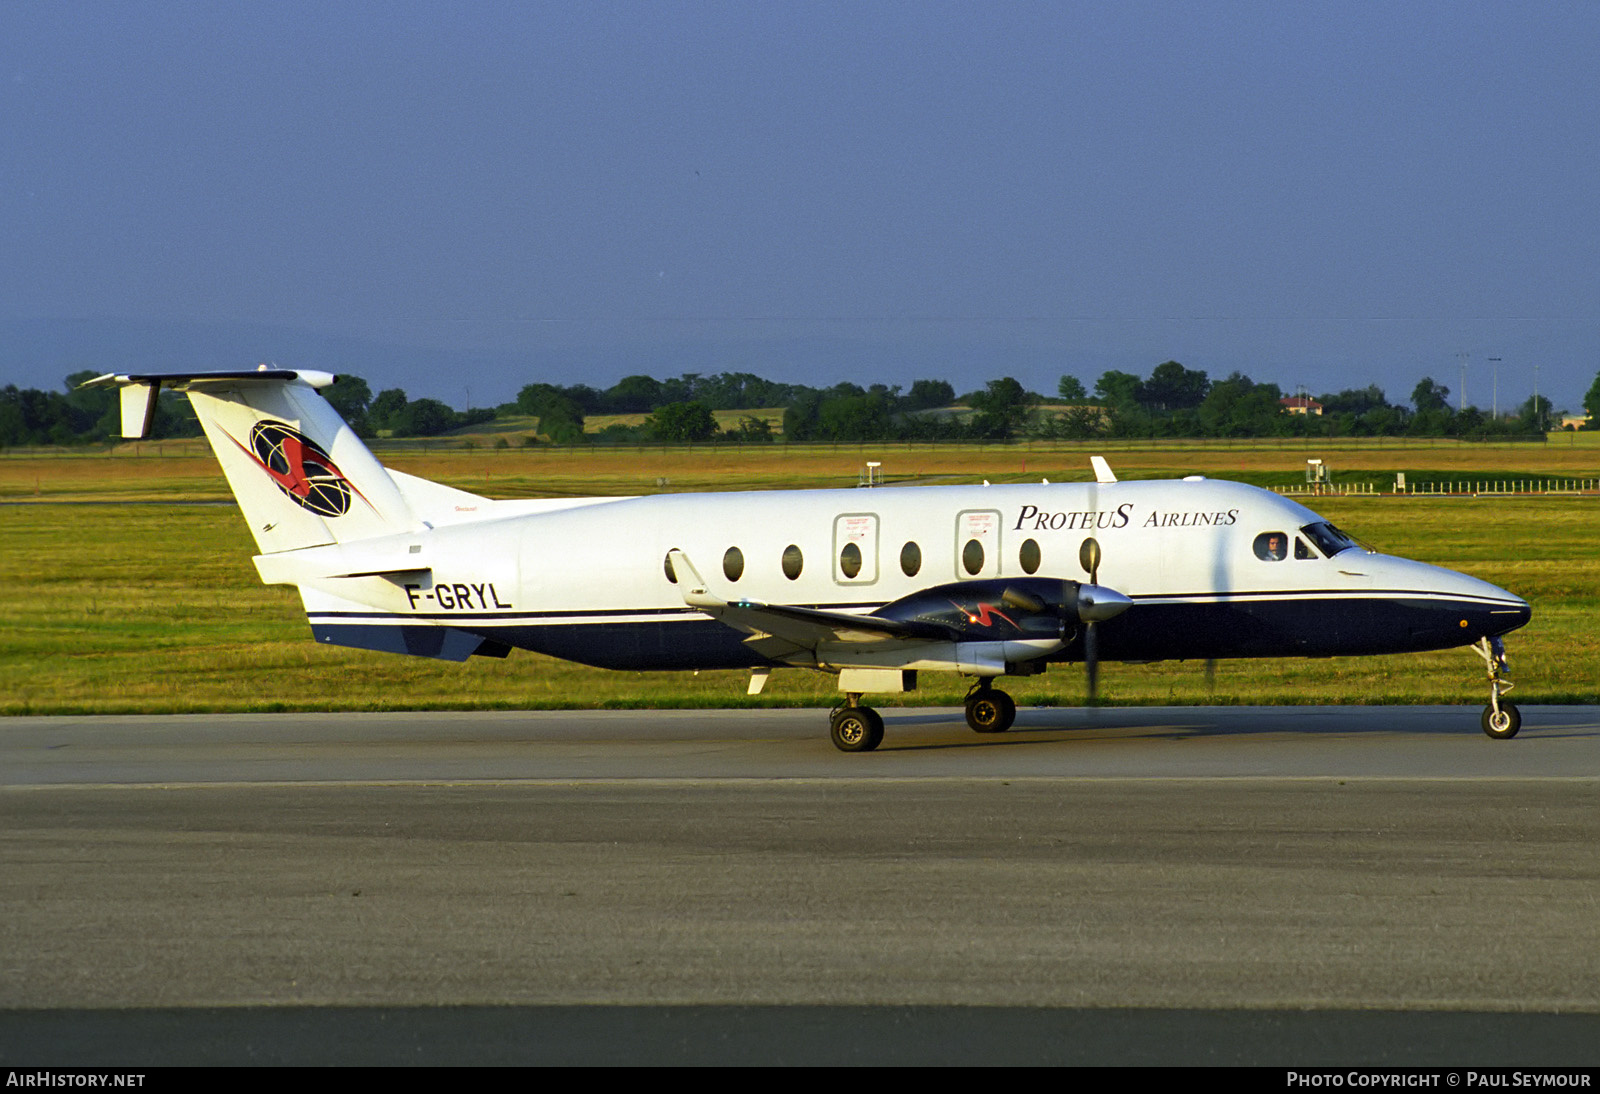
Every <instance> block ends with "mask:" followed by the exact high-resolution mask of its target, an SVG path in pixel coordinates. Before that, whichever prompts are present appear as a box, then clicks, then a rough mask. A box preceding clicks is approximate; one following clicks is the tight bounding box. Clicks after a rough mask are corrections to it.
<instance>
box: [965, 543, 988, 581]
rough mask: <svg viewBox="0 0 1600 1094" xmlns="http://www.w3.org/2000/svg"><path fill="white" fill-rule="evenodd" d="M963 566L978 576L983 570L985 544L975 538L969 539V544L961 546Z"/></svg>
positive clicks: (968, 571)
mask: <svg viewBox="0 0 1600 1094" xmlns="http://www.w3.org/2000/svg"><path fill="white" fill-rule="evenodd" d="M961 566H962V568H963V569H964V570H966V571H967V573H969V574H972V575H974V576H976V575H977V574H979V573H982V572H983V544H981V543H979V542H978V541H977V540H975V539H969V540H967V545H966V546H965V547H963V548H961Z"/></svg>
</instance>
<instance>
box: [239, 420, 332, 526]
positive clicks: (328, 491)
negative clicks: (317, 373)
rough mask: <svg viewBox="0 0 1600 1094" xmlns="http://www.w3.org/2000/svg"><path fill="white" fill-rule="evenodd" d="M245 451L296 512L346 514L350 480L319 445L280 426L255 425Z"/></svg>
mask: <svg viewBox="0 0 1600 1094" xmlns="http://www.w3.org/2000/svg"><path fill="white" fill-rule="evenodd" d="M239 447H241V448H243V447H244V446H243V445H240V446H239ZM246 451H247V452H248V453H249V454H250V455H252V456H253V457H254V459H255V462H256V463H258V464H260V465H261V469H262V470H264V471H265V472H266V473H267V474H268V475H270V476H271V477H272V481H273V483H275V484H276V485H277V487H278V489H279V490H282V491H283V492H284V494H285V495H287V496H288V498H289V500H290V501H292V502H294V503H295V504H296V505H298V506H300V508H302V509H309V510H311V512H313V513H316V514H317V515H318V516H324V517H339V516H343V515H344V514H346V513H348V512H349V511H350V494H351V491H352V487H351V485H350V480H349V479H347V478H345V476H344V472H343V471H340V470H339V468H338V465H336V464H335V463H334V462H333V460H332V459H331V458H329V456H328V454H327V453H326V452H324V451H323V450H322V446H321V445H319V444H317V442H316V441H313V440H312V439H311V438H310V437H307V436H306V435H305V434H304V433H301V432H300V431H299V430H298V429H293V428H291V427H289V426H287V425H285V424H283V423H282V422H273V421H262V422H257V423H256V424H255V425H254V426H252V427H251V429H250V447H249V449H247V450H246Z"/></svg>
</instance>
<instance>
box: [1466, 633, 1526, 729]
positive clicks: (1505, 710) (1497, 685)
mask: <svg viewBox="0 0 1600 1094" xmlns="http://www.w3.org/2000/svg"><path fill="white" fill-rule="evenodd" d="M1472 649H1473V652H1475V653H1476V654H1477V655H1478V656H1479V657H1481V658H1483V663H1484V665H1485V666H1486V667H1487V668H1488V670H1489V705H1488V706H1486V707H1484V708H1483V731H1484V732H1485V733H1487V734H1488V735H1489V736H1491V737H1493V738H1494V739H1495V740H1497V741H1509V740H1510V739H1511V738H1513V737H1515V736H1516V735H1517V730H1519V729H1521V728H1522V713H1521V711H1519V710H1517V706H1516V704H1515V703H1508V702H1506V701H1505V700H1504V699H1502V698H1501V697H1502V696H1503V695H1505V694H1506V692H1508V691H1510V690H1511V689H1512V688H1514V687H1516V685H1515V684H1513V683H1512V682H1511V681H1510V680H1507V679H1506V678H1505V674H1506V673H1508V672H1510V671H1511V669H1510V666H1509V665H1508V664H1507V663H1506V644H1505V643H1504V642H1502V641H1500V639H1498V638H1480V639H1478V642H1477V644H1476V645H1475V646H1473V647H1472Z"/></svg>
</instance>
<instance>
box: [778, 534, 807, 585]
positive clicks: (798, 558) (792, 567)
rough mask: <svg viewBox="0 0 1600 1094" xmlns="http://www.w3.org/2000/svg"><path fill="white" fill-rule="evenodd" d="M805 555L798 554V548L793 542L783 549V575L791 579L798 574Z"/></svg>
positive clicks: (803, 563)
mask: <svg viewBox="0 0 1600 1094" xmlns="http://www.w3.org/2000/svg"><path fill="white" fill-rule="evenodd" d="M805 562H806V560H805V557H804V556H803V555H801V554H800V548H799V547H797V546H795V545H794V544H793V543H791V544H789V546H787V547H785V548H784V549H783V576H784V577H786V578H788V579H789V580H790V581H793V580H794V579H795V578H797V577H799V576H800V568H801V567H802V566H804V565H805Z"/></svg>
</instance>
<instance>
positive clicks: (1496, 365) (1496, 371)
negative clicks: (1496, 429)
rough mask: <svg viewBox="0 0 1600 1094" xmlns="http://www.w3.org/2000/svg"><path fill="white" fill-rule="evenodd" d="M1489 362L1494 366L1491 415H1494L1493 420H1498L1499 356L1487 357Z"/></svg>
mask: <svg viewBox="0 0 1600 1094" xmlns="http://www.w3.org/2000/svg"><path fill="white" fill-rule="evenodd" d="M1489 363H1490V364H1491V365H1493V366H1494V401H1493V403H1492V405H1493V407H1494V410H1493V415H1494V420H1495V421H1499V420H1500V358H1498V357H1491V358H1489Z"/></svg>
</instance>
